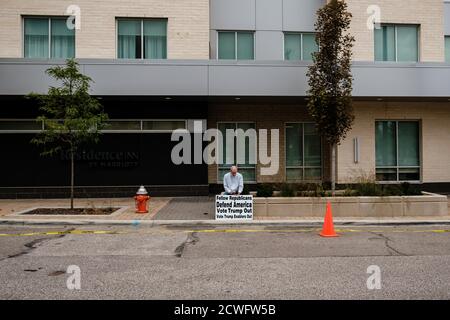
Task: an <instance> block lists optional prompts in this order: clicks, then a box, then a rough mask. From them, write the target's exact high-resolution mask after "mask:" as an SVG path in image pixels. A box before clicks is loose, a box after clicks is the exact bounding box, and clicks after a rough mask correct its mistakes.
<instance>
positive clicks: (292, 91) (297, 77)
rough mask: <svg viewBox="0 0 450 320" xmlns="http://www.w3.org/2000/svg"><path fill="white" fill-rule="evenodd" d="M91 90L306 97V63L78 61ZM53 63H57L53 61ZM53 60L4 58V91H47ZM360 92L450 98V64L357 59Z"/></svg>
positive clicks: (0, 89) (0, 73) (0, 70)
mask: <svg viewBox="0 0 450 320" xmlns="http://www.w3.org/2000/svg"><path fill="white" fill-rule="evenodd" d="M79 61H80V66H81V69H82V71H83V72H85V73H86V74H87V75H89V76H91V77H92V78H93V80H94V81H95V83H94V85H93V87H92V89H93V90H92V93H93V94H95V95H105V96H106V95H112V96H114V95H117V96H133V95H134V96H166V95H167V96H305V95H306V92H307V90H308V85H307V77H306V71H307V68H308V65H309V64H308V63H307V62H288V61H272V62H267V61H266V62H263V61H251V62H249V61H247V62H243V61H238V62H234V61H211V60H199V61H192V60H190V61H188V60H167V61H136V62H133V61H120V60H89V59H84V60H79ZM53 63H54V62H53ZM51 65H52V64H51V63H50V62H49V61H41V62H36V61H34V62H31V61H28V60H26V59H0V95H24V94H27V93H29V92H31V91H34V92H41V93H43V92H46V91H47V89H48V87H49V86H50V85H55V83H53V82H52V81H51V79H50V78H49V77H48V76H46V75H45V73H44V71H45V70H46V69H47V68H49V67H50V66H51ZM352 72H353V76H354V79H355V80H354V85H353V95H354V96H355V97H446V98H447V97H450V86H449V85H448V84H449V83H450V65H448V64H444V63H417V64H414V63H413V64H408V63H405V64H402V63H398V64H390V63H375V62H355V63H354V64H353V68H352Z"/></svg>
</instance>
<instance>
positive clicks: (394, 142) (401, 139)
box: [375, 121, 420, 181]
mask: <svg viewBox="0 0 450 320" xmlns="http://www.w3.org/2000/svg"><path fill="white" fill-rule="evenodd" d="M375 153H376V175H377V180H379V181H418V180H420V151H419V122H418V121H377V122H376V123H375Z"/></svg>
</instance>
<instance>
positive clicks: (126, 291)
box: [0, 225, 450, 299]
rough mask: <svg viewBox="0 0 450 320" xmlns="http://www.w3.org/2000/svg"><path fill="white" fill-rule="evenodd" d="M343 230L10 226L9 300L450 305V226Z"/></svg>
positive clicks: (5, 250) (3, 252) (6, 229)
mask: <svg viewBox="0 0 450 320" xmlns="http://www.w3.org/2000/svg"><path fill="white" fill-rule="evenodd" d="M337 228H339V227H337ZM343 228H344V229H343V230H341V237H339V238H330V239H325V238H321V237H319V236H318V235H317V230H316V229H314V228H306V227H289V226H277V227H263V226H260V227H248V226H247V227H242V228H236V227H235V226H234V227H230V228H226V227H221V228H217V229H214V228H213V227H203V228H195V229H193V228H186V227H182V228H181V227H180V228H168V227H150V226H130V227H124V226H96V227H76V229H74V227H64V226H61V227H57V226H48V227H47V226H39V227H25V226H0V299H450V281H449V279H450V232H449V230H448V229H450V226H448V225H447V226H401V227H358V226H352V227H343ZM70 265H76V266H78V267H79V268H80V272H81V274H80V284H81V288H80V290H76V289H75V290H70V289H68V288H67V284H66V282H67V279H69V277H70V276H71V274H68V273H66V271H67V268H68V267H69V266H70ZM372 265H375V266H378V267H379V268H380V269H379V270H380V283H381V289H372V290H369V289H368V288H367V279H368V277H369V276H370V275H371V274H368V273H367V269H368V267H369V266H372Z"/></svg>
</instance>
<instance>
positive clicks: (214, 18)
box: [0, 0, 450, 197]
mask: <svg viewBox="0 0 450 320" xmlns="http://www.w3.org/2000/svg"><path fill="white" fill-rule="evenodd" d="M346 1H347V3H348V5H349V11H350V12H351V13H352V14H353V19H352V24H351V30H350V32H351V33H352V35H354V36H355V39H356V42H355V46H354V50H353V57H354V62H353V66H352V73H353V76H354V90H353V97H354V109H355V123H354V125H353V128H352V130H351V131H350V132H349V133H348V134H347V137H346V139H345V140H344V141H343V142H342V143H341V144H340V145H339V146H338V151H337V164H338V165H337V173H336V175H337V176H336V178H337V182H338V183H340V184H346V183H352V182H355V181H356V180H357V179H358V178H360V177H362V176H366V177H367V176H374V177H375V178H376V179H377V181H379V182H380V183H401V182H404V181H407V182H410V183H417V184H422V185H423V188H424V189H426V190H430V191H434V190H444V191H449V190H450V126H449V124H450V86H449V83H450V64H449V63H450V3H446V2H445V1H442V0H421V1H419V0H410V1H388V0H379V1H368V0H367V1H366V0H346ZM325 3H326V0H136V1H131V2H123V1H118V0H95V1H88V0H79V1H77V2H76V3H74V2H73V1H66V0H44V1H39V2H36V1H32V0H23V1H12V0H4V1H2V2H1V3H0V12H1V14H0V26H1V28H0V102H1V105H2V107H1V108H0V140H1V145H2V157H1V160H0V197H19V196H20V197H36V196H38V197H39V196H53V197H55V196H56V197H57V196H65V195H66V194H67V185H68V183H69V175H68V174H67V173H68V162H67V157H66V156H65V155H64V154H60V155H58V156H53V157H51V158H48V157H47V158H44V157H41V156H40V155H39V152H40V150H39V149H38V148H37V147H36V146H34V145H31V144H30V142H29V141H30V140H31V138H32V137H33V136H34V135H35V134H36V132H38V131H39V130H42V129H43V128H42V124H40V123H37V122H36V121H35V120H34V119H35V118H36V116H38V115H39V110H38V106H36V105H35V104H34V103H33V102H32V101H30V100H27V99H25V98H24V96H25V95H26V94H28V93H29V92H42V93H44V92H46V91H47V90H48V87H49V86H50V85H55V83H53V82H52V80H51V79H50V78H49V77H48V76H47V75H46V74H45V70H46V69H47V68H49V67H51V66H53V65H58V64H63V63H64V61H65V59H67V58H76V59H77V61H78V62H79V64H80V68H81V71H82V72H84V73H85V74H87V75H89V76H90V77H91V78H92V79H93V80H94V81H95V82H94V84H93V86H92V94H93V95H95V96H97V97H99V99H100V101H101V102H102V104H103V105H104V108H105V111H106V112H107V113H108V114H109V117H110V120H109V121H110V126H109V128H108V129H107V130H106V131H105V133H104V135H103V136H102V139H101V142H100V143H99V144H98V145H96V146H87V147H86V148H85V150H83V151H80V152H79V154H77V170H78V171H77V176H76V185H77V192H78V194H79V195H80V196H83V195H84V196H98V195H99V196H116V195H117V196H119V195H127V194H131V193H132V192H133V191H135V188H136V186H137V185H140V184H145V185H147V186H149V189H150V190H151V193H152V194H154V195H157V194H170V195H186V194H208V193H214V192H216V191H217V190H218V189H220V184H221V179H222V176H223V174H224V173H225V172H226V171H227V170H228V169H229V166H230V165H231V164H234V163H238V164H239V167H240V170H241V172H242V173H243V174H244V177H245V180H246V184H247V186H248V188H249V189H253V188H255V187H256V185H257V184H258V183H284V182H288V183H289V182H292V183H294V182H295V183H315V182H321V181H329V180H330V169H329V162H330V161H329V158H330V150H329V149H330V148H329V146H328V145H326V143H324V142H323V141H322V139H321V138H320V137H319V135H318V134H317V132H316V130H315V127H314V123H313V122H312V119H311V118H310V117H309V115H308V112H307V109H306V104H307V91H308V85H307V78H306V71H307V68H308V66H309V65H310V63H311V60H312V58H311V53H313V52H315V51H316V50H318V45H317V44H316V42H315V34H314V31H315V27H314V24H315V21H316V11H317V10H318V9H319V8H320V7H321V6H323V5H324V4H325ZM199 123H200V124H201V131H198V130H196V128H197V127H196V124H199ZM174 129H185V130H187V132H189V136H190V138H191V140H192V141H194V140H196V139H197V138H198V137H199V136H200V140H198V139H197V141H200V147H203V148H204V147H206V146H207V145H208V140H206V139H203V138H204V135H202V134H200V133H204V132H205V130H207V129H218V130H219V131H220V132H222V133H223V134H224V136H226V135H225V133H226V131H227V129H233V130H237V129H242V130H243V131H247V130H249V129H250V130H252V129H255V131H256V135H257V136H256V138H257V142H255V141H253V140H252V139H251V138H250V137H247V138H246V139H244V143H243V144H242V145H240V147H236V148H237V149H239V148H240V149H243V152H244V154H245V156H244V159H243V161H240V160H239V159H238V152H237V149H236V150H235V151H236V152H235V155H233V156H230V153H229V152H228V151H226V150H225V149H223V148H222V149H221V147H218V149H217V150H219V149H220V150H221V151H220V152H221V153H223V154H225V153H226V152H228V154H227V155H228V157H227V158H226V159H225V160H224V161H223V162H221V163H212V164H208V163H205V162H201V163H198V162H196V163H182V164H177V163H174V161H173V157H172V151H173V148H174V147H175V146H176V145H177V144H178V141H175V140H174V139H172V132H173V130H174ZM264 130H266V131H267V132H268V136H267V140H268V141H269V142H270V143H269V144H259V142H261V141H262V140H263V136H262V132H264ZM260 135H261V136H260ZM226 139H230V138H226V137H225V140H226ZM231 139H235V138H231ZM202 140H203V141H202ZM272 144H273V145H275V146H276V148H275V149H272V150H271V151H270V152H269V151H268V150H269V149H271V148H272ZM197 147H198V146H195V143H194V145H193V146H192V150H191V151H192V154H195V153H196V152H197V153H198V149H197ZM254 149H258V150H259V151H261V150H262V151H264V153H267V154H268V155H269V154H270V156H271V158H272V160H273V159H277V164H276V168H277V170H276V171H275V172H272V171H271V172H270V174H267V170H266V169H267V168H268V167H270V166H271V165H273V164H274V163H273V162H272V163H271V164H268V163H267V162H265V161H262V160H263V159H260V157H257V159H256V160H257V161H256V163H254V162H252V161H249V160H250V154H251V153H252V150H254ZM201 150H203V149H201ZM273 161H275V160H273Z"/></svg>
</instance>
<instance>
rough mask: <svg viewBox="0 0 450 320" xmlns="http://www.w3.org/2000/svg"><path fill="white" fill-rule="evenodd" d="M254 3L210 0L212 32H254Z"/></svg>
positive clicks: (248, 0)
mask: <svg viewBox="0 0 450 320" xmlns="http://www.w3.org/2000/svg"><path fill="white" fill-rule="evenodd" d="M255 1H257V0H211V1H210V26H211V29H212V30H255V27H256V23H255Z"/></svg>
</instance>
